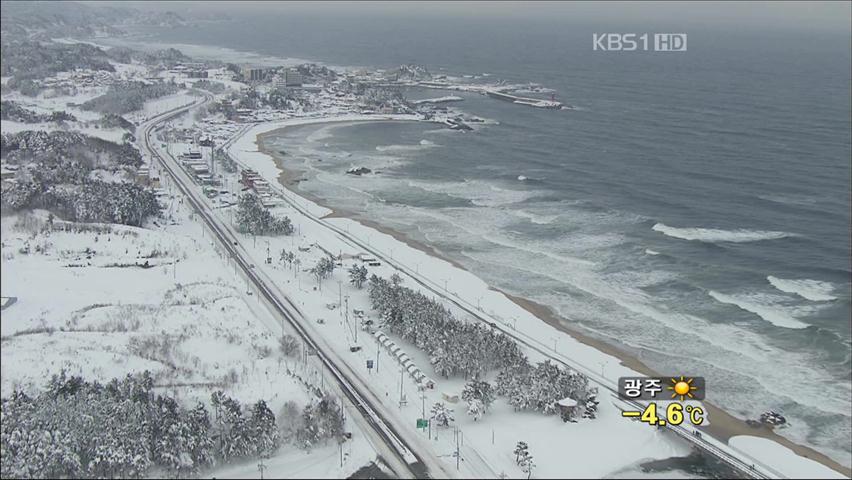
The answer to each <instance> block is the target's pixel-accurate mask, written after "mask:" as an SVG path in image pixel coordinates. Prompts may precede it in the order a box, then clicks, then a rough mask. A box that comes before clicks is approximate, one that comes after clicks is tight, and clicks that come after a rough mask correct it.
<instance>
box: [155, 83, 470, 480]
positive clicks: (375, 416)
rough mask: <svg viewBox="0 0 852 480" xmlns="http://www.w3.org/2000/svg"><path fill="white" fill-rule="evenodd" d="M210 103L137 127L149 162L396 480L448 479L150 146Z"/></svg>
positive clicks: (181, 174) (196, 193)
mask: <svg viewBox="0 0 852 480" xmlns="http://www.w3.org/2000/svg"><path fill="white" fill-rule="evenodd" d="M210 100H211V97H206V98H205V99H204V100H203V101H199V102H197V103H196V104H194V105H190V106H186V107H182V108H178V109H175V110H173V111H171V112H167V113H165V114H163V115H161V116H159V117H156V118H154V119H151V120H149V121H148V122H147V123H145V124H143V125H142V126H141V129H142V132H143V135H142V139H143V140H142V146H143V148H144V149H145V150H146V151H147V152H148V154H149V155H150V156H151V158H152V161H153V160H154V159H156V160H157V161H158V162H159V163H160V165H161V167H162V168H163V169H164V171H166V172H167V173H168V174H169V176H170V177H171V178H172V179H173V180H174V182H175V184H176V185H177V186H178V187H179V188H180V190H181V191H182V192H183V194H184V195H185V196H186V198H187V199H188V200H189V202H190V204H191V205H192V206H193V208H194V209H195V210H196V212H197V213H198V214H199V216H200V217H201V218H202V219H203V220H204V222H205V224H206V225H207V227H208V228H209V229H210V231H211V232H212V233H213V234H214V236H215V237H216V239H217V240H218V241H219V243H220V245H221V246H222V247H223V248H224V249H225V251H226V252H227V253H228V255H229V256H230V257H231V258H233V259H234V261H236V262H237V264H238V265H239V266H240V269H241V270H242V271H243V272H244V274H245V275H246V277H247V279H248V280H249V281H251V282H252V283H253V284H254V285H255V288H256V289H257V291H258V292H259V295H260V298H261V299H263V301H264V302H265V303H266V304H267V306H268V307H269V308H270V311H272V312H273V313H274V314H276V316H277V317H278V319H279V321H280V322H281V323H282V325H283V324H284V323H285V322H286V323H287V324H289V326H290V328H291V329H292V330H293V331H295V332H296V333H297V334H298V335H299V336H300V337H301V338H302V340H303V342H304V343H305V345H306V348H307V349H308V351H309V352H312V353H313V354H314V355H316V356H317V358H318V359H319V360H320V362H321V364H322V366H323V367H324V368H325V371H326V372H327V373H328V374H329V376H330V377H331V378H333V379H334V380H335V383H334V384H333V385H334V386H335V387H336V389H337V390H338V391H339V393H340V398H342V399H343V398H345V399H348V401H349V403H350V404H351V406H352V407H353V408H354V410H355V411H356V412H357V413H358V414H359V415H353V416H350V418H352V417H355V420H356V421H358V423H359V424H361V426H362V427H363V428H362V431H364V432H365V434H366V435H367V439H368V441H370V443H371V444H372V446H373V447H374V448H375V449H376V451H377V452H378V453H379V455H381V456H382V458H383V460H384V461H385V462H387V463H388V464H389V466H390V468H391V469H393V470H394V472H395V473H396V475H397V476H400V477H412V478H424V477H429V476H438V477H442V478H449V477H452V476H453V475H452V474H451V471H449V470H447V469H445V468H444V465H442V463H441V461H440V460H438V459H437V458H436V457H434V454H432V453H431V452H429V451H428V450H427V449H425V448H423V446H422V445H421V443H422V442H421V441H419V439H418V438H411V433H410V432H408V429H405V427H404V426H399V425H393V424H391V423H390V421H389V420H388V418H389V417H390V416H389V415H386V414H383V411H384V410H385V406H384V405H382V403H381V401H379V400H378V399H377V397H376V396H375V395H374V394H373V392H371V391H370V390H369V387H367V386H366V385H365V384H363V382H361V381H360V379H359V378H358V377H357V375H355V374H354V373H353V372H352V371H351V370H350V369H349V367H348V366H347V365H346V363H345V362H343V361H342V360H340V358H339V357H337V354H336V352H335V351H334V350H333V349H332V348H330V347H328V345H327V344H325V342H324V340H323V339H322V338H321V336H319V335H316V334H315V332H313V331H312V330H311V329H312V326H311V324H310V322H309V321H307V320H306V319H305V317H304V315H303V314H302V312H301V311H300V310H299V308H298V307H296V306H295V305H294V304H293V303H292V302H291V301H290V299H289V298H288V297H287V296H286V295H284V294H283V293H282V292H281V291H280V290H279V289H278V288H277V287H276V286H275V285H274V283H273V282H272V281H271V280H270V279H269V278H268V277H267V276H266V275H265V274H264V273H263V272H262V271H261V270H259V269H256V268H255V267H254V264H253V263H252V261H251V257H250V256H249V255H248V253H247V252H246V250H245V249H244V248H243V247H242V245H240V243H239V237H238V236H237V235H236V234H235V233H234V232H233V231H232V230H231V229H230V227H229V226H227V225H226V224H224V223H223V222H222V221H221V220H220V219H219V218H218V217H217V216H216V215H215V214H213V213H212V210H211V208H210V206H209V205H208V204H207V201H206V198H205V197H204V196H202V195H201V192H200V189H199V187H197V185H195V183H194V182H193V181H192V180H191V179H190V178H189V176H188V175H187V174H186V172H184V171H183V169H182V168H181V167H180V166H179V165H178V163H177V161H175V159H174V158H172V157H171V156H170V155H169V154H167V153H161V152H160V151H159V149H158V148H157V146H156V144H155V145H154V146H152V142H151V139H150V135H151V132H152V131H153V130H154V128H155V127H156V126H157V125H159V124H160V123H162V122H165V121H167V120H169V119H171V118H173V117H176V116H178V115H181V114H183V113H184V112H186V111H187V110H189V109H190V108H193V107H197V106H201V105H203V104H205V103H207V102H209V101H210ZM400 432H401V433H402V434H401V433H400ZM413 446H416V447H417V448H418V451H417V452H415V451H414V448H413Z"/></svg>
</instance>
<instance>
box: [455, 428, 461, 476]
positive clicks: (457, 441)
mask: <svg viewBox="0 0 852 480" xmlns="http://www.w3.org/2000/svg"><path fill="white" fill-rule="evenodd" d="M460 459H461V454H459V427H458V426H456V470H458V469H459V460H460Z"/></svg>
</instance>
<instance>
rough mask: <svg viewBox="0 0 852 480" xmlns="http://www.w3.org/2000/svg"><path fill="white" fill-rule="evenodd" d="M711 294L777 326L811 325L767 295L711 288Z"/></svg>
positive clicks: (798, 326) (805, 326) (798, 327)
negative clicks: (720, 290) (738, 293)
mask: <svg viewBox="0 0 852 480" xmlns="http://www.w3.org/2000/svg"><path fill="white" fill-rule="evenodd" d="M708 293H709V295H710V296H711V297H713V298H715V299H716V300H717V301H719V302H722V303H727V304H730V305H734V306H737V307H739V308H741V309H743V310H745V311H747V312H751V313H754V314H755V315H757V316H759V317H760V318H762V319H764V320H766V321H767V322H769V323H771V324H773V325H775V326H776V327H783V328H794V329H802V328H807V327H809V326H810V325H809V324H807V323H805V322H802V321H800V320H797V319H796V318H795V317H793V315H791V313H790V312H789V311H787V310H788V309H786V308H784V307H782V306H780V305H778V304H777V302H775V301H773V299H772V298H771V297H770V296H767V295H727V294H724V293H719V292H716V291H713V290H710V291H709V292H708Z"/></svg>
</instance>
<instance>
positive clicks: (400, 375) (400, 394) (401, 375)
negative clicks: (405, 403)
mask: <svg viewBox="0 0 852 480" xmlns="http://www.w3.org/2000/svg"><path fill="white" fill-rule="evenodd" d="M404 372H405V371H404V370H403V369H402V367H399V408H402V384H403V374H404Z"/></svg>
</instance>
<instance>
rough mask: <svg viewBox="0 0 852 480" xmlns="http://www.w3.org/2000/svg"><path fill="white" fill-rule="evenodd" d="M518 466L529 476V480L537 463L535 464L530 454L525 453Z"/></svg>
mask: <svg viewBox="0 0 852 480" xmlns="http://www.w3.org/2000/svg"><path fill="white" fill-rule="evenodd" d="M518 465H519V466H520V467H521V471H522V472H524V473H526V474H527V479H529V478H530V476H532V472H533V469H534V468H535V462H533V456H532V455H530V454H529V452H524V455H523V456H522V457H521V459H520V461H519V462H518Z"/></svg>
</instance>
